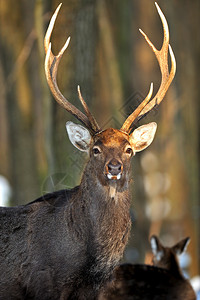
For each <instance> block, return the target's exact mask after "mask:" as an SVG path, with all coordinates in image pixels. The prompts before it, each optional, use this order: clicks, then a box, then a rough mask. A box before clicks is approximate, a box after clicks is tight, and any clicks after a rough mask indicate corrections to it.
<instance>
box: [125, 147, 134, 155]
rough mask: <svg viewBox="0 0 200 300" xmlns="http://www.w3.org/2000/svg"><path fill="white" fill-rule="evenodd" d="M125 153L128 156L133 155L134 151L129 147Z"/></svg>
mask: <svg viewBox="0 0 200 300" xmlns="http://www.w3.org/2000/svg"><path fill="white" fill-rule="evenodd" d="M125 152H126V153H127V154H133V150H132V148H131V147H127V148H126V150H125Z"/></svg>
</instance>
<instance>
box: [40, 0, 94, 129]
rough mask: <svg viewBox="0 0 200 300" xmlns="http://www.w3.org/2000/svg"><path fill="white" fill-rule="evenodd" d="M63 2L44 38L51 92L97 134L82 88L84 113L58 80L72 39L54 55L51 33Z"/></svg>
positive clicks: (47, 75) (46, 70)
mask: <svg viewBox="0 0 200 300" xmlns="http://www.w3.org/2000/svg"><path fill="white" fill-rule="evenodd" d="M61 5H62V3H61V4H60V5H59V6H58V7H57V9H56V11H55V12H54V14H53V16H52V18H51V21H50V23H49V27H48V29H47V32H46V35H45V38H44V48H45V52H46V58H45V73H46V78H47V82H48V85H49V87H50V89H51V92H52V94H53V96H54V98H55V99H56V101H57V102H58V103H59V104H60V105H61V106H63V107H64V108H65V109H66V110H67V111H68V112H70V113H71V114H72V115H74V116H75V117H76V118H77V119H78V120H79V121H81V122H82V123H83V124H84V125H85V126H86V127H87V128H88V129H89V131H90V132H91V133H92V134H95V133H97V132H99V131H100V127H99V125H98V124H97V122H96V120H95V118H94V117H93V116H92V114H91V112H90V111H89V108H88V106H87V104H86V103H85V101H84V99H83V97H82V96H81V92H80V88H79V86H78V94H79V99H80V101H81V103H82V105H83V108H84V110H85V113H86V115H85V114H83V113H82V112H81V111H80V110H79V109H77V108H76V107H75V106H74V105H73V104H71V103H70V102H69V101H68V100H67V99H66V98H65V97H64V96H63V95H62V93H61V92H60V90H59V88H58V85H57V81H56V75H57V70H58V65H59V62H60V60H61V58H62V55H63V53H64V52H65V50H66V49H67V47H68V45H69V41H70V37H69V38H68V39H67V41H66V43H65V44H64V46H63V47H62V49H61V50H60V52H59V53H58V55H56V56H55V55H53V53H52V51H51V42H50V38H51V34H52V31H53V27H54V24H55V21H56V17H57V15H58V12H59V10H60V7H61Z"/></svg>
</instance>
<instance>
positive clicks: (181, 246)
mask: <svg viewBox="0 0 200 300" xmlns="http://www.w3.org/2000/svg"><path fill="white" fill-rule="evenodd" d="M189 242H190V238H189V237H187V238H185V239H183V240H181V241H180V242H178V243H177V244H176V245H174V246H173V247H172V249H173V250H174V252H175V253H176V254H177V255H180V254H182V253H183V252H185V251H186V249H187V246H188V244H189Z"/></svg>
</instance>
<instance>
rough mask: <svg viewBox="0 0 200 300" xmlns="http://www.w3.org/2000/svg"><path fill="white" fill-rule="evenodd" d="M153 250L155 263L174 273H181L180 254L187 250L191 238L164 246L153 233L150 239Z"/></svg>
mask: <svg viewBox="0 0 200 300" xmlns="http://www.w3.org/2000/svg"><path fill="white" fill-rule="evenodd" d="M150 242H151V249H152V252H153V255H154V256H153V265H154V266H157V267H160V268H164V269H167V270H170V271H173V273H179V272H180V271H179V263H178V261H177V257H178V255H180V254H182V253H183V252H184V251H186V249H187V246H188V244H189V242H190V238H189V237H187V238H184V239H183V240H181V241H179V242H178V243H176V244H175V245H174V246H172V247H164V246H163V245H162V243H161V242H160V241H159V239H158V237H157V236H155V235H153V236H152V237H151V239H150Z"/></svg>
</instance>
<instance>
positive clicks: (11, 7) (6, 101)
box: [0, 0, 200, 276]
mask: <svg viewBox="0 0 200 300" xmlns="http://www.w3.org/2000/svg"><path fill="white" fill-rule="evenodd" d="M58 4H59V0H18V1H16V0H6V1H5V0H0V178H1V181H2V182H5V180H7V181H8V183H9V185H10V187H11V190H12V193H11V194H10V202H9V205H19V204H24V203H27V202H29V201H32V200H34V199H35V198H37V197H39V196H40V195H41V194H44V193H46V192H50V191H54V190H57V189H62V188H68V187H73V186H75V185H77V184H79V181H80V177H81V174H82V170H83V168H84V164H85V162H86V160H87V157H86V156H85V155H84V154H83V153H80V152H78V150H76V149H75V148H73V146H72V145H71V144H70V143H69V140H68V137H67V134H66V130H65V123H66V121H68V120H72V121H74V122H76V120H75V119H74V118H73V117H72V116H71V115H70V114H69V113H67V112H66V111H65V110H64V109H62V108H61V107H59V105H58V104H57V103H56V101H55V100H54V99H53V97H52V95H51V94H50V91H49V88H48V86H47V83H46V79H45V74H44V48H43V38H44V34H45V31H46V29H47V25H48V22H49V19H50V17H51V15H52V13H53V12H54V10H55V8H56V7H57V5H58ZM158 4H159V5H160V7H161V9H162V10H163V12H164V14H165V16H166V18H167V20H168V23H169V28H170V43H171V45H172V48H173V50H174V53H175V56H176V60H177V73H176V76H175V79H174V81H173V82H172V85H171V87H170V89H169V91H168V92H167V95H166V96H165V99H164V101H163V103H162V104H161V105H160V107H159V108H158V109H157V110H154V111H153V112H152V113H151V114H149V115H148V117H146V118H145V119H143V120H142V121H141V122H140V124H139V125H141V124H144V123H148V122H151V121H156V122H157V123H158V131H157V134H156V137H155V140H154V142H153V144H152V145H151V146H150V147H149V148H148V149H147V150H145V151H143V152H142V153H141V154H137V155H136V157H134V158H133V176H132V177H133V184H132V185H133V188H132V194H133V197H132V198H133V201H132V211H131V214H132V219H133V229H132V235H131V238H130V242H129V245H128V247H127V250H126V253H125V256H124V260H125V261H129V262H133V263H136V262H137V263H138V262H139V263H140V262H143V261H144V260H146V261H147V262H149V254H148V252H150V246H149V236H150V235H151V234H157V235H159V236H160V237H161V240H162V241H163V243H164V244H165V245H167V244H169V245H171V244H173V243H175V242H176V241H178V240H180V239H181V238H183V237H186V236H190V237H191V243H190V245H189V247H188V253H189V256H187V257H186V259H185V260H184V264H185V267H186V268H188V271H189V274H190V276H195V275H197V274H198V273H199V251H200V248H199V247H200V244H199V243H200V238H199V234H200V230H199V228H200V227H199V226H200V223H199V219H200V203H199V199H200V188H199V185H200V176H199V170H200V168H199V167H200V166H199V154H200V147H199V146H200V135H199V129H200V122H199V119H200V118H199V115H200V81H199V68H200V36H199V28H200V1H199V0H193V1H190V0H168V1H164V0H160V1H158ZM139 28H141V29H142V30H144V32H145V33H147V35H148V36H149V38H150V39H151V41H152V42H153V43H154V44H155V46H156V47H157V48H160V46H161V43H162V38H163V32H162V25H161V21H160V19H159V16H158V14H157V10H156V8H155V5H154V1H151V0H125V1H120V0H110V1H106V0H67V1H63V5H62V8H61V11H60V13H59V16H58V19H57V21H56V26H55V29H54V32H53V35H52V39H51V40H52V48H53V52H54V54H57V52H58V51H59V49H60V48H61V47H62V45H63V44H64V42H65V40H66V38H67V37H68V36H69V35H70V36H71V42H70V45H69V47H68V49H67V51H66V53H65V54H64V57H63V59H62V61H61V64H60V67H59V72H58V84H59V87H60V89H61V91H62V93H63V94H64V95H65V96H66V98H67V99H69V100H70V101H71V102H72V103H73V104H75V105H76V106H77V107H79V108H80V109H81V106H80V103H79V100H78V96H77V85H78V84H79V85H80V86H81V90H82V94H83V97H84V98H85V99H86V100H87V103H88V105H89V107H90V109H91V110H92V112H93V113H94V115H95V117H96V119H97V121H98V123H99V124H101V125H102V126H104V128H105V127H107V126H114V127H116V128H120V126H121V124H122V122H123V121H124V120H125V118H126V116H127V115H128V114H129V113H131V112H132V111H133V109H134V108H135V107H136V106H137V105H138V104H139V103H140V102H141V101H142V99H143V98H144V97H145V96H146V94H147V92H148V89H149V85H150V82H153V83H154V92H156V91H157V89H158V87H159V84H160V80H161V75H160V70H159V67H158V63H157V60H156V58H155V56H154V54H153V53H152V51H151V49H150V48H149V46H148V45H147V43H146V42H145V40H144V38H143V37H142V35H141V34H140V33H139V31H138V29H139ZM1 189H2V187H1Z"/></svg>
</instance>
